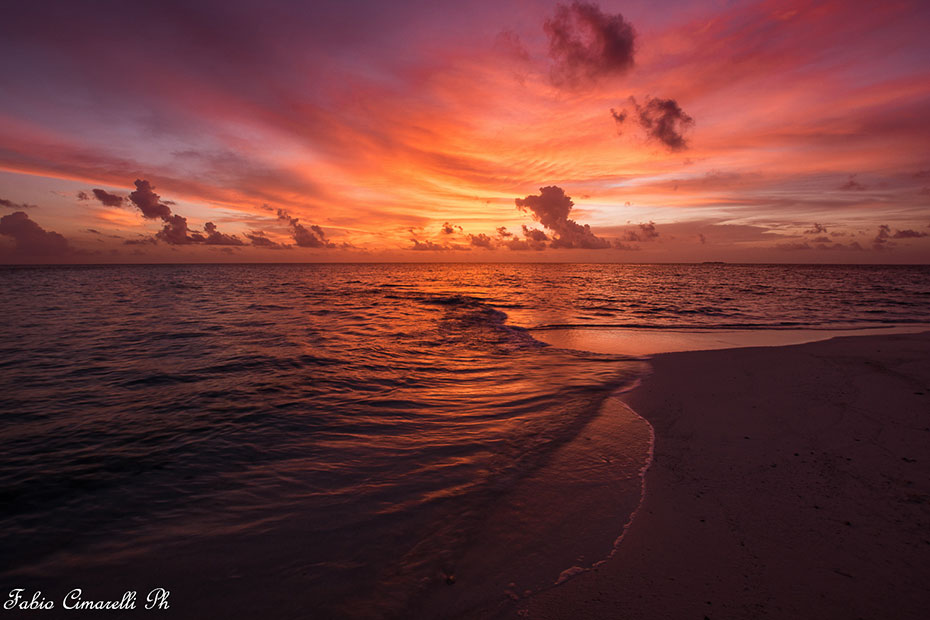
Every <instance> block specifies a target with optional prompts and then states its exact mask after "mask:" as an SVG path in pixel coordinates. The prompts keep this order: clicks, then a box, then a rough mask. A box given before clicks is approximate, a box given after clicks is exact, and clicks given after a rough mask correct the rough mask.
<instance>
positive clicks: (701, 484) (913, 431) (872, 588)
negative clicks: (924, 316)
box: [511, 333, 930, 620]
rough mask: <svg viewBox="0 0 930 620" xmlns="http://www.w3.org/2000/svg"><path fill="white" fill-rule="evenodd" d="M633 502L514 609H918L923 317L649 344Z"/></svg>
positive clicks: (821, 612)
mask: <svg viewBox="0 0 930 620" xmlns="http://www.w3.org/2000/svg"><path fill="white" fill-rule="evenodd" d="M624 400H626V402H627V403H628V404H629V405H630V406H631V407H632V408H633V409H634V410H635V411H637V412H638V413H639V414H640V415H642V416H644V417H645V418H646V419H647V420H649V422H650V423H652V425H653V426H654V428H655V433H656V444H655V459H654V462H653V464H652V466H651V468H650V470H649V471H648V473H647V475H646V494H645V500H644V502H643V505H642V506H641V508H640V511H639V513H638V514H637V516H636V518H635V519H634V521H633V523H632V525H631V526H630V529H629V530H628V532H627V534H626V536H625V537H624V539H623V540H622V542H621V543H620V544H619V547H618V549H617V552H616V554H615V555H614V556H613V557H612V558H611V559H610V560H608V561H607V562H606V563H604V564H603V565H601V566H600V567H599V568H598V569H596V570H593V571H590V572H588V573H585V574H582V575H580V576H578V577H576V578H574V579H572V580H570V581H569V582H567V583H564V584H562V585H560V586H558V587H553V588H550V589H548V590H545V591H543V592H540V593H538V594H537V595H534V596H533V597H531V598H530V599H527V600H524V601H521V602H520V603H518V605H517V606H516V608H515V609H512V610H511V612H512V613H513V615H514V617H529V618H540V619H552V620H554V619H562V618H565V619H571V620H577V619H579V618H585V619H595V618H610V619H612V620H614V619H618V620H619V619H624V618H629V619H639V618H648V619H657V618H670V619H677V618H695V619H697V620H701V619H702V618H708V619H710V620H714V619H716V618H728V619H733V618H763V617H764V618H792V619H798V618H817V619H828V618H871V619H874V618H888V619H896V620H903V619H908V618H914V619H916V618H926V617H927V615H926V614H927V613H928V612H927V610H928V609H930V588H928V586H927V584H928V583H930V333H924V334H905V335H889V336H874V337H873V336H868V337H851V338H837V339H833V340H830V341H825V342H817V343H810V344H804V345H797V346H789V347H775V348H749V349H738V350H722V351H702V352H691V353H673V354H667V355H658V356H656V357H655V358H654V360H653V373H652V374H651V375H650V376H649V377H648V378H647V379H646V380H645V381H644V382H643V384H642V385H641V386H640V387H639V388H637V389H635V390H634V391H632V392H630V393H628V394H627V395H625V399H624Z"/></svg>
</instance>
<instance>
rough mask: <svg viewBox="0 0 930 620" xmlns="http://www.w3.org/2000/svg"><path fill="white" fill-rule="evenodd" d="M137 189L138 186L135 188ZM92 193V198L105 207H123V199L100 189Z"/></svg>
mask: <svg viewBox="0 0 930 620" xmlns="http://www.w3.org/2000/svg"><path fill="white" fill-rule="evenodd" d="M137 187H138V186H137ZM91 191H93V192H94V196H95V197H96V198H97V200H99V201H100V204H102V205H103V206H105V207H121V206H123V197H122V196H117V195H116V194H111V193H110V192H107V191H104V190H102V189H95V190H91ZM82 193H83V192H82Z"/></svg>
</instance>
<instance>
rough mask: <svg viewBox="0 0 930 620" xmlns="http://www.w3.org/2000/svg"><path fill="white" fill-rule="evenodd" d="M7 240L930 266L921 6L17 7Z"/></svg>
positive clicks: (275, 254) (33, 251)
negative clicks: (886, 263) (919, 264)
mask: <svg viewBox="0 0 930 620" xmlns="http://www.w3.org/2000/svg"><path fill="white" fill-rule="evenodd" d="M3 13H4V14H3V19H2V23H0V93H2V95H0V218H2V219H0V262H5V263H30V262H64V263H72V262H87V263H96V262H198V261H275V262H287V261H369V260H370V261H379V260H391V261H395V260H396V261H571V262H586V261H596V262H610V261H622V262H653V261H705V260H726V261H745V262H769V261H771V262H851V263H871V262H882V263H884V262H892V263H926V262H930V236H928V233H930V35H928V32H930V3H927V2H926V1H925V0H924V1H920V0H915V1H903V2H897V1H894V0H891V1H884V2H849V1H835V2H806V1H781V2H737V1H734V2H723V1H716V2H715V1H700V2H699V1H693V0H692V1H687V0H683V1H645V0H642V1H641V0H626V1H616V2H615V1H602V2H599V3H558V2H553V1H537V0H518V1H508V0H494V1H488V2H485V1H472V2H437V1H422V2H420V1H397V2H384V1H381V2H375V1H371V2H365V1H361V0H344V1H341V2H337V1H325V2H324V1H305V2H297V1H293V2H285V1H271V2H258V1H249V2H246V1H241V0H223V1H219V0H217V1H215V2H208V1H202V0H196V1H194V0H185V1H171V0H160V1H159V2H127V1H126V0H120V1H114V2H109V1H97V2H74V1H70V2H65V1H62V2H46V1H43V0H37V1H32V2H26V3H17V5H16V6H9V7H7V8H5V9H4V12H3Z"/></svg>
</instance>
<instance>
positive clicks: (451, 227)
mask: <svg viewBox="0 0 930 620" xmlns="http://www.w3.org/2000/svg"><path fill="white" fill-rule="evenodd" d="M456 228H458V229H459V232H462V227H461V226H459V225H458V224H450V223H449V222H443V224H442V232H443V234H445V235H451V234H452V233H454V232H455V229H456Z"/></svg>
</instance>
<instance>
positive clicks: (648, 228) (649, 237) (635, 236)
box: [623, 222, 659, 241]
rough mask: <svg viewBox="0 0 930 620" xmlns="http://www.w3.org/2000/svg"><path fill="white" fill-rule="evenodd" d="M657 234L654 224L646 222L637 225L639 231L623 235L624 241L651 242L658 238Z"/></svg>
mask: <svg viewBox="0 0 930 620" xmlns="http://www.w3.org/2000/svg"><path fill="white" fill-rule="evenodd" d="M658 236H659V233H658V232H657V231H656V223H655V222H647V223H645V224H640V225H639V230H629V231H627V232H626V234H625V235H623V240H624V241H653V240H655V239H656V238H658Z"/></svg>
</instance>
